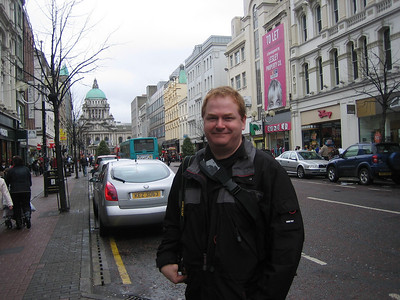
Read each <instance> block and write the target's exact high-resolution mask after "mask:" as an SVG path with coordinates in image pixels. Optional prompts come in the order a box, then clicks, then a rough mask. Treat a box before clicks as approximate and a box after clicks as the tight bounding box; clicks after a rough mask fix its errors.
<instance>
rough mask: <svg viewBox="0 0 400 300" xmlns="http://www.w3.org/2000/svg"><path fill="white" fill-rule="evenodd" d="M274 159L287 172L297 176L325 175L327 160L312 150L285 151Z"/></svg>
mask: <svg viewBox="0 0 400 300" xmlns="http://www.w3.org/2000/svg"><path fill="white" fill-rule="evenodd" d="M276 160H277V161H278V162H279V163H280V164H281V166H282V167H283V168H284V169H285V170H286V172H287V173H288V174H295V175H297V177H298V178H304V177H307V176H317V175H318V176H321V175H322V176H325V175H326V166H327V164H328V162H327V161H326V160H325V159H324V158H322V157H321V156H319V155H318V154H317V153H315V152H313V151H306V150H300V151H285V152H283V153H282V154H281V155H279V156H278V157H277V158H276Z"/></svg>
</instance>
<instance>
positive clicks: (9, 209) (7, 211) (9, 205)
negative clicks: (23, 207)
mask: <svg viewBox="0 0 400 300" xmlns="http://www.w3.org/2000/svg"><path fill="white" fill-rule="evenodd" d="M0 196H1V198H2V199H1V200H2V201H1V202H2V203H3V218H4V219H5V221H4V223H5V224H6V226H7V228H9V229H11V228H12V221H11V220H12V218H13V202H12V199H11V195H10V192H9V191H8V188H7V184H6V182H5V181H4V179H3V178H1V177H0Z"/></svg>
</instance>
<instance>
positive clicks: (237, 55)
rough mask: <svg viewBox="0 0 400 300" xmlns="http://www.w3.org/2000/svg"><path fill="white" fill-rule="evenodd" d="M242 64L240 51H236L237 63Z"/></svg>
mask: <svg viewBox="0 0 400 300" xmlns="http://www.w3.org/2000/svg"><path fill="white" fill-rule="evenodd" d="M238 64H240V52H239V51H237V52H235V65H238Z"/></svg>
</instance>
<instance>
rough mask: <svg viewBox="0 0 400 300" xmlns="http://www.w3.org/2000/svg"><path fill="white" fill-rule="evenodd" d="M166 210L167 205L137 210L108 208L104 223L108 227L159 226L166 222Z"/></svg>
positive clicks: (116, 207)
mask: <svg viewBox="0 0 400 300" xmlns="http://www.w3.org/2000/svg"><path fill="white" fill-rule="evenodd" d="M166 209H167V206H166V205H165V206H157V207H149V208H136V209H121V208H120V207H119V206H108V207H106V214H105V216H104V218H103V219H102V222H103V224H104V225H105V226H108V227H118V226H136V225H150V224H158V223H162V222H163V221H164V216H165V211H166Z"/></svg>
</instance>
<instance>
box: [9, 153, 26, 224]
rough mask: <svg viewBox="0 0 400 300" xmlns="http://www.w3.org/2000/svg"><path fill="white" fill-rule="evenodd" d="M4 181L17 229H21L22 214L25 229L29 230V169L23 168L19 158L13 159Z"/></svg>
mask: <svg viewBox="0 0 400 300" xmlns="http://www.w3.org/2000/svg"><path fill="white" fill-rule="evenodd" d="M5 181H6V183H7V185H8V186H9V190H10V195H11V198H12V201H13V204H14V208H13V210H14V218H15V222H16V225H17V229H21V228H22V214H24V217H25V222H26V227H27V228H31V203H30V201H31V186H32V177H31V172H30V171H29V169H28V168H27V167H26V166H24V161H23V160H22V158H21V157H20V156H14V157H13V166H12V168H10V169H8V170H7V172H6V175H5Z"/></svg>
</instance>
